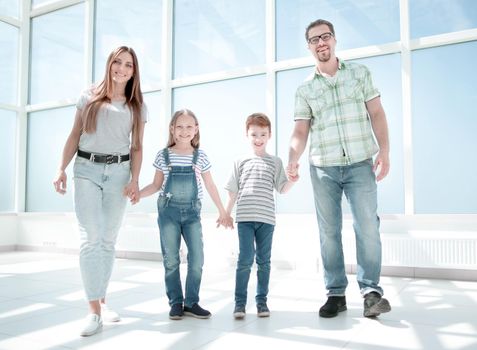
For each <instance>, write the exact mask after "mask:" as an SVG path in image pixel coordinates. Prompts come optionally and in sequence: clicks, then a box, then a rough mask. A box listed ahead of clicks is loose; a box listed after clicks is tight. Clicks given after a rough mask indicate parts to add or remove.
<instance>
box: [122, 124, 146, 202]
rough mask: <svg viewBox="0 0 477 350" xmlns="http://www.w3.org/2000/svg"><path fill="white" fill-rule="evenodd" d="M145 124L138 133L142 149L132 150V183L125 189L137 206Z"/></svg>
mask: <svg viewBox="0 0 477 350" xmlns="http://www.w3.org/2000/svg"><path fill="white" fill-rule="evenodd" d="M144 124H145V122H142V123H139V128H138V130H137V132H138V133H139V140H140V142H141V147H139V148H138V149H133V148H131V151H130V152H131V181H130V182H129V184H127V185H126V187H125V188H124V195H126V196H128V197H129V198H131V203H133V204H135V203H137V202H138V201H139V198H140V197H139V173H140V172H141V165H142V150H143V146H142V140H143V138H144Z"/></svg>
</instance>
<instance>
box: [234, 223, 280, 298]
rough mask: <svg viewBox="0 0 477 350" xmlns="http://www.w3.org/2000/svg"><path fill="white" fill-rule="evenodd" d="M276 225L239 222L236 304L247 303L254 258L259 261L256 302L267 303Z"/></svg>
mask: <svg viewBox="0 0 477 350" xmlns="http://www.w3.org/2000/svg"><path fill="white" fill-rule="evenodd" d="M274 229H275V226H274V225H270V224H266V223H263V222H255V221H246V222H239V223H237V230H238V236H239V248H240V250H239V257H238V261H237V270H236V273H235V304H236V305H239V306H245V305H246V304H247V287H248V281H249V278H250V271H251V268H252V264H253V259H254V257H255V260H256V262H257V295H256V296H255V302H256V303H257V304H259V303H266V302H267V295H268V284H269V281H270V258H271V256H272V239H273V231H274Z"/></svg>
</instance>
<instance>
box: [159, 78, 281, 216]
mask: <svg viewBox="0 0 477 350" xmlns="http://www.w3.org/2000/svg"><path fill="white" fill-rule="evenodd" d="M265 99H266V80H265V76H263V75H258V76H252V77H247V78H240V79H232V80H225V81H219V82H215V83H208V84H201V85H195V86H189V87H184V88H178V89H175V90H174V104H173V105H174V109H175V110H177V109H179V108H188V109H190V110H192V111H193V112H194V113H195V115H196V116H197V118H198V119H199V125H200V147H201V148H202V149H203V150H204V151H205V153H206V154H207V155H208V156H209V158H210V161H211V163H212V170H211V171H212V175H213V178H214V181H215V184H216V185H217V188H218V189H219V192H220V194H221V196H222V199H223V200H224V201H225V199H226V198H227V197H226V195H225V190H224V186H225V184H226V182H227V180H228V177H229V176H230V174H231V172H232V169H233V160H234V159H235V158H236V157H238V156H240V155H242V154H244V153H247V152H248V151H249V149H250V146H249V145H248V143H247V140H246V138H245V119H246V118H247V117H248V116H249V115H250V114H252V113H254V112H263V111H265V110H266V108H265ZM270 117H271V118H272V123H273V124H275V122H274V118H273V116H270ZM163 146H165V142H164V144H163ZM269 151H270V152H271V153H274V152H273V150H269ZM203 203H204V206H203V208H204V210H205V211H209V212H217V210H216V208H215V206H214V204H213V202H212V201H211V200H210V197H209V195H208V193H205V195H204V202H203Z"/></svg>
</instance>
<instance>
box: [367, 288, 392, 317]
mask: <svg viewBox="0 0 477 350" xmlns="http://www.w3.org/2000/svg"><path fill="white" fill-rule="evenodd" d="M389 311H391V305H389V301H388V300H387V299H385V298H383V297H381V295H380V294H379V293H378V292H370V293H368V294H366V295H365V296H364V311H363V315H364V316H365V317H376V316H379V315H380V314H382V313H384V312H389Z"/></svg>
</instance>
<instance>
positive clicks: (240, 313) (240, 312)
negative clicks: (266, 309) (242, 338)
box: [234, 305, 245, 320]
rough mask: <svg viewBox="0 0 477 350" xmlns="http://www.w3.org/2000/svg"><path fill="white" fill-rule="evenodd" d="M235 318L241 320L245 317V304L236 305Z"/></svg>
mask: <svg viewBox="0 0 477 350" xmlns="http://www.w3.org/2000/svg"><path fill="white" fill-rule="evenodd" d="M234 318H235V319H236V320H241V319H243V318H245V306H243V305H235V309H234Z"/></svg>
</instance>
